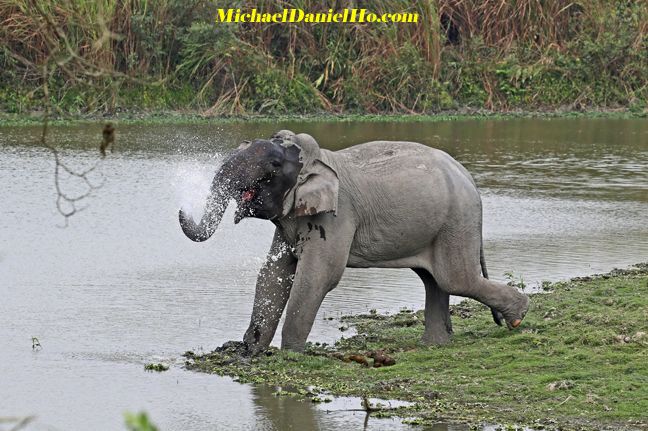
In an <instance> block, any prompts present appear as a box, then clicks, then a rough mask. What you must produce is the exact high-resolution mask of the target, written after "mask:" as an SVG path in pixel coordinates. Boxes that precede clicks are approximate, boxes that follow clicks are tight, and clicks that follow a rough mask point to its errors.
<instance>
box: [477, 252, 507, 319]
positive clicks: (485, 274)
mask: <svg viewBox="0 0 648 431" xmlns="http://www.w3.org/2000/svg"><path fill="white" fill-rule="evenodd" d="M479 265H480V266H481V272H482V276H483V277H484V278H488V270H487V269H486V259H485V258H484V245H483V244H482V245H481V247H479ZM490 311H491V314H492V315H493V321H494V322H495V324H496V325H497V326H502V320H504V316H503V315H502V313H500V312H499V311H497V310H496V309H494V308H493V307H490Z"/></svg>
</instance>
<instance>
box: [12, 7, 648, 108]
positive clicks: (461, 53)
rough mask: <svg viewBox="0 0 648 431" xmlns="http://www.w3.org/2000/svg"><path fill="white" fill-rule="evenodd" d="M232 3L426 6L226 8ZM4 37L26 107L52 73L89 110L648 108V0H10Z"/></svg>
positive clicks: (20, 102)
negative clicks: (389, 17) (350, 14)
mask: <svg viewBox="0 0 648 431" xmlns="http://www.w3.org/2000/svg"><path fill="white" fill-rule="evenodd" d="M216 4H218V6H216ZM229 6H232V7H240V8H242V9H249V8H253V7H255V8H257V9H258V10H262V11H268V12H273V11H279V10H281V9H284V8H301V9H304V10H306V11H312V12H325V11H327V10H328V9H329V8H333V9H342V8H346V7H366V8H368V9H370V10H371V11H375V12H377V13H383V12H401V11H403V12H405V11H407V12H416V13H418V14H419V21H418V23H415V24H338V23H330V24H316V25H314V24H308V23H296V24H293V25H287V24H270V25H260V24H242V25H236V24H222V23H214V17H215V14H216V12H215V9H216V7H229ZM0 42H1V43H2V48H0V66H1V67H2V69H0V83H2V87H0V109H4V110H9V111H18V112H21V111H25V110H31V109H34V108H35V107H36V106H37V102H36V101H37V100H38V88H39V85H40V84H42V80H43V79H48V80H49V81H50V82H49V83H50V89H51V90H52V91H51V92H52V99H53V103H55V105H56V106H58V107H59V109H60V110H61V111H81V112H87V111H90V112H92V111H108V112H110V111H114V110H118V109H126V108H133V107H136V108H145V109H146V108H149V109H150V108H153V109H160V108H185V107H186V108H198V109H202V110H205V111H206V112H208V113H213V114H240V113H255V112H261V113H302V112H317V111H331V112H372V113H382V112H435V111H438V110H443V109H452V108H458V107H463V106H472V107H476V108H482V107H485V108H489V109H500V110H506V109H512V108H518V107H523V108H527V109H535V108H543V107H557V106H564V105H567V106H569V107H572V108H587V107H592V106H603V107H616V106H625V107H631V108H634V109H643V108H644V107H645V104H646V95H647V93H648V90H647V87H646V82H647V81H648V64H647V61H648V60H647V57H648V56H646V55H645V52H648V4H647V3H646V2H643V1H638V0H637V1H633V0H623V1H618V2H616V1H608V0H579V1H568V0H552V1H544V0H517V1H504V0H422V1H419V2H402V1H399V0H376V1H374V2H363V1H357V0H337V1H331V2H328V4H325V3H324V2H317V1H314V0H275V1H269V0H258V1H250V0H240V1H233V0H228V1H221V2H209V1H200V0H188V1H180V0H155V1H153V0H99V1H89V0H81V1H72V0H61V1H55V0H2V1H0ZM44 64H49V65H51V66H52V68H51V69H52V70H53V72H52V73H51V74H50V75H49V76H48V77H46V78H43V75H42V66H43V65H44Z"/></svg>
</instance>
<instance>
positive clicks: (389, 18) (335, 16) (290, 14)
mask: <svg viewBox="0 0 648 431" xmlns="http://www.w3.org/2000/svg"><path fill="white" fill-rule="evenodd" d="M418 18H419V14H418V13H414V12H395V13H374V12H371V11H369V10H367V9H343V10H340V11H334V10H333V9H329V10H328V11H327V12H315V13H311V12H305V11H304V10H303V9H284V10H283V11H281V12H274V13H270V12H260V11H258V10H257V9H250V10H244V11H242V10H241V9H218V10H217V13H216V22H237V23H241V22H249V23H281V22H285V23H290V22H310V23H327V22H340V23H345V22H349V23H364V22H369V23H382V22H387V23H389V22H406V23H416V22H418Z"/></svg>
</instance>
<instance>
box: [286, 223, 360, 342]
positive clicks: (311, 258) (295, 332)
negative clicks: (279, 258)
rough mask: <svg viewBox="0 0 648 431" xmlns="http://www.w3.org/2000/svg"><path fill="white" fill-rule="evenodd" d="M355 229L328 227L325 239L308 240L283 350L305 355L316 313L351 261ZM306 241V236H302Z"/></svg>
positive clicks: (301, 252)
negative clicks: (307, 340) (349, 260)
mask: <svg viewBox="0 0 648 431" xmlns="http://www.w3.org/2000/svg"><path fill="white" fill-rule="evenodd" d="M352 229H353V227H352V226H346V225H341V224H340V225H337V226H335V229H334V228H329V227H328V226H327V227H326V232H331V233H330V234H328V235H326V236H323V235H322V236H320V235H317V236H316V235H311V236H310V237H309V236H306V238H307V239H306V241H305V242H304V243H303V244H302V248H301V249H300V250H298V253H299V257H298V259H299V260H298V263H297V270H296V272H295V280H294V282H293V286H292V290H291V291H290V299H289V300H288V308H287V309H286V320H285V322H284V326H283V330H282V332H281V348H282V349H289V350H293V351H296V352H302V351H303V350H304V345H305V344H306V339H307V338H308V334H309V333H310V331H311V328H312V327H313V322H314V321H315V316H316V315H317V311H318V310H319V308H320V305H321V304H322V301H323V300H324V297H325V296H326V294H327V293H328V292H330V291H331V290H333V289H334V288H335V286H337V284H338V282H339V281H340V279H341V278H342V274H343V273H344V269H345V268H346V264H347V261H348V259H349V250H350V247H351V241H352V240H353V232H354V231H353V230H352ZM302 237H303V235H302Z"/></svg>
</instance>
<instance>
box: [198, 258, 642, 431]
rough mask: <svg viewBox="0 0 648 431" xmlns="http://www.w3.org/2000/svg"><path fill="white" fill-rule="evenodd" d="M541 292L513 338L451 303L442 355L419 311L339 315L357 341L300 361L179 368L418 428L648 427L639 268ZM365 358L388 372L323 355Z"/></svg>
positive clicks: (218, 361) (218, 359)
mask: <svg viewBox="0 0 648 431" xmlns="http://www.w3.org/2000/svg"><path fill="white" fill-rule="evenodd" d="M545 289H546V290H547V291H546V292H544V293H539V294H535V295H533V296H532V301H531V307H530V310H529V313H528V315H527V317H526V319H525V321H524V322H523V325H522V327H521V328H520V329H519V330H515V331H508V330H506V329H502V328H500V327H497V326H495V325H494V324H493V323H492V320H491V316H490V312H489V311H488V310H487V309H486V307H484V306H482V305H481V304H478V303H476V302H474V301H465V302H463V303H462V304H460V305H458V306H455V307H454V308H453V324H454V332H455V334H454V338H453V341H452V343H451V344H450V345H447V346H442V347H428V346H424V345H422V344H421V343H420V341H419V339H420V337H421V335H422V332H423V317H422V313H421V312H417V313H413V312H401V313H398V314H396V315H391V316H385V315H379V314H369V315H363V316H353V317H349V318H347V319H346V320H348V321H349V323H351V324H352V325H354V326H355V327H356V329H357V335H355V336H353V337H350V338H346V339H343V340H341V341H340V342H338V343H337V344H336V346H335V347H329V346H320V345H310V346H309V347H308V350H307V354H297V353H291V352H283V351H277V350H271V353H272V354H271V355H270V356H263V357H259V358H254V359H252V360H247V361H240V360H237V359H236V358H235V357H229V356H227V355H225V354H219V353H211V354H207V355H204V356H193V355H189V359H190V360H189V361H188V362H187V366H188V367H189V368H190V369H194V370H199V371H204V372H210V373H217V374H225V375H231V376H236V377H237V378H238V379H239V380H240V381H242V382H253V383H264V384H271V385H282V386H285V385H291V386H293V387H296V388H306V387H307V386H311V385H313V386H315V387H318V388H321V390H323V391H325V392H328V393H330V394H332V395H357V396H369V397H379V398H394V399H402V400H409V401H415V402H416V405H415V406H414V407H410V408H405V409H399V410H397V411H396V412H394V414H397V415H399V416H402V417H409V418H412V417H414V418H415V420H414V421H415V422H416V423H424V424H425V423H433V422H435V421H438V420H439V419H441V418H442V419H444V420H449V421H456V422H466V423H470V424H479V423H515V424H519V425H527V426H535V427H538V426H544V427H548V428H560V429H601V428H605V427H610V428H614V429H636V428H641V427H646V426H648V414H647V413H646V412H648V334H646V333H647V332H648V265H645V264H644V265H642V266H639V267H637V268H635V269H633V270H628V271H614V272H612V273H610V274H606V275H602V276H593V277H586V278H584V279H574V280H571V281H568V282H562V283H556V284H552V285H546V286H545ZM373 349H385V351H386V352H388V353H389V354H390V355H392V356H393V357H394V358H395V359H396V361H397V363H396V365H394V366H391V367H383V368H366V367H362V366H360V365H359V364H356V363H353V362H352V363H345V362H342V361H340V360H339V359H336V358H334V357H332V356H331V352H332V351H333V350H335V351H339V352H342V353H344V354H350V353H364V352H365V351H367V350H373ZM301 392H302V394H303V393H304V391H303V390H302V391H301ZM296 394H297V395H298V396H299V391H297V392H296Z"/></svg>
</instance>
